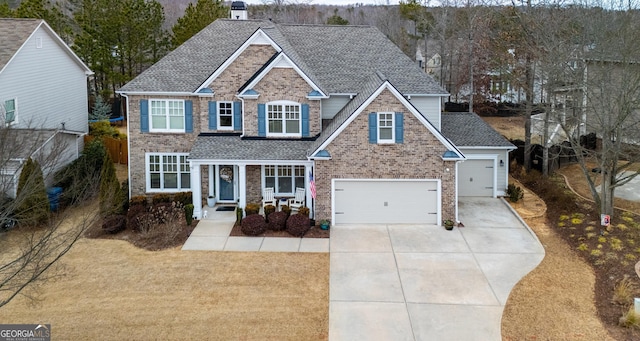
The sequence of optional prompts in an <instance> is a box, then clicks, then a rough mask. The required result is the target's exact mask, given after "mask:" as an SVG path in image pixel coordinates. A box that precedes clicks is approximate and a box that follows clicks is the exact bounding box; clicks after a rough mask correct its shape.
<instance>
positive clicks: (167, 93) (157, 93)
mask: <svg viewBox="0 0 640 341" xmlns="http://www.w3.org/2000/svg"><path fill="white" fill-rule="evenodd" d="M116 93H117V94H119V95H123V96H125V95H126V96H201V95H202V94H200V93H196V92H171V91H122V90H116ZM206 95H208V94H206ZM204 97H208V96H204Z"/></svg>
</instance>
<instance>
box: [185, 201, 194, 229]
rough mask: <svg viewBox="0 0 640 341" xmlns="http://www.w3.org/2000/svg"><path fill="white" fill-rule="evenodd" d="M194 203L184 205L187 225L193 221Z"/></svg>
mask: <svg viewBox="0 0 640 341" xmlns="http://www.w3.org/2000/svg"><path fill="white" fill-rule="evenodd" d="M193 208H194V207H193V204H186V205H184V218H185V219H187V226H191V223H192V222H193Z"/></svg>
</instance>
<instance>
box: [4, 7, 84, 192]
mask: <svg viewBox="0 0 640 341" xmlns="http://www.w3.org/2000/svg"><path fill="white" fill-rule="evenodd" d="M92 74H93V72H91V70H89V68H88V67H87V66H86V65H85V64H84V63H83V62H82V61H81V60H80V59H79V58H78V57H77V56H76V55H75V54H74V53H73V51H72V50H71V49H70V48H69V47H68V46H67V45H66V44H65V43H64V42H63V41H62V39H60V37H59V36H58V35H57V34H56V33H55V32H54V31H53V30H52V29H51V27H49V25H47V23H46V22H45V21H44V20H42V19H14V18H11V19H7V18H0V125H2V128H0V130H2V131H3V132H4V133H3V134H2V138H3V141H2V150H1V151H0V155H2V160H0V184H1V185H2V186H1V187H2V188H1V191H2V192H4V193H5V194H7V195H9V196H11V197H14V196H15V194H16V193H15V191H16V186H17V181H18V178H19V174H20V171H21V169H22V165H23V164H24V162H25V161H26V160H27V159H28V158H29V157H31V158H34V159H36V160H38V161H39V162H40V165H41V166H42V168H43V173H44V175H45V181H46V183H47V184H49V183H50V180H51V179H50V177H49V175H51V174H52V173H53V172H54V171H55V170H57V169H59V168H60V167H62V166H64V165H66V164H68V163H69V162H71V161H73V160H75V159H76V158H77V157H78V156H79V155H80V153H81V152H82V149H83V147H84V144H83V139H82V136H84V135H86V134H87V133H88V123H87V119H88V101H87V77H89V76H90V75H92Z"/></svg>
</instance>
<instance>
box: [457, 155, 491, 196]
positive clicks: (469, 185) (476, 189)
mask: <svg viewBox="0 0 640 341" xmlns="http://www.w3.org/2000/svg"><path fill="white" fill-rule="evenodd" d="M493 171H494V168H493V160H466V161H465V162H462V163H460V165H459V166H458V196H461V197H493V187H494V186H495V184H494V176H493Z"/></svg>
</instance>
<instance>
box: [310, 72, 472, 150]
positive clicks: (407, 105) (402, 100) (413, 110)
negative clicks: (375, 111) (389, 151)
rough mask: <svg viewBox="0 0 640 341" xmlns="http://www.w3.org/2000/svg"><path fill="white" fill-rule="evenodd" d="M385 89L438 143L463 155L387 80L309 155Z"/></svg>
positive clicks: (322, 145)
mask: <svg viewBox="0 0 640 341" xmlns="http://www.w3.org/2000/svg"><path fill="white" fill-rule="evenodd" d="M385 89H387V90H389V91H390V92H391V93H392V94H393V95H394V96H395V97H396V98H397V99H398V100H399V101H400V103H401V104H402V105H403V106H404V107H405V108H407V109H408V110H409V112H410V113H411V114H413V116H415V117H416V118H417V119H418V121H420V122H421V123H422V124H423V125H424V126H425V127H426V128H427V129H429V131H430V132H431V133H432V134H433V135H434V136H435V137H436V138H437V139H438V141H440V143H442V144H443V145H444V146H445V147H447V148H448V149H449V150H452V151H455V152H456V153H457V154H458V155H460V156H462V157H464V153H462V152H461V151H460V150H459V149H458V147H456V146H455V145H454V144H453V143H452V142H451V141H449V140H448V139H447V138H446V137H444V135H442V133H440V131H439V130H438V129H436V127H434V126H433V124H431V122H429V121H428V120H427V119H426V118H425V117H424V116H422V114H421V113H420V112H419V111H418V109H416V108H415V107H414V106H413V104H411V102H409V100H407V99H406V98H405V97H404V96H403V95H402V94H401V93H400V92H399V91H398V89H396V88H395V87H394V86H393V85H392V84H391V83H389V81H385V82H384V83H382V85H380V87H378V89H377V90H376V91H375V92H374V93H373V94H372V95H371V96H369V98H367V100H366V101H364V102H363V103H362V104H361V105H360V106H359V107H358V108H357V109H356V110H355V111H354V112H353V114H351V116H349V118H348V119H347V120H346V121H345V122H344V123H342V125H341V126H340V127H338V129H336V131H334V132H333V134H331V136H329V137H328V138H327V140H326V141H324V142H323V143H322V144H321V145H320V146H319V147H318V148H316V149H315V150H314V151H313V152H311V155H314V154H315V153H317V152H318V151H319V150H323V149H327V146H328V145H329V144H330V143H331V142H332V141H333V140H334V139H335V138H336V137H337V136H338V135H340V134H341V133H342V132H343V131H344V130H345V129H346V127H347V126H348V125H349V124H351V122H353V120H355V119H356V117H358V116H359V115H360V114H361V113H362V111H363V110H364V109H365V108H366V107H367V106H369V104H371V102H373V100H375V99H376V98H377V97H378V96H379V95H380V93H382V91H384V90H385Z"/></svg>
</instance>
